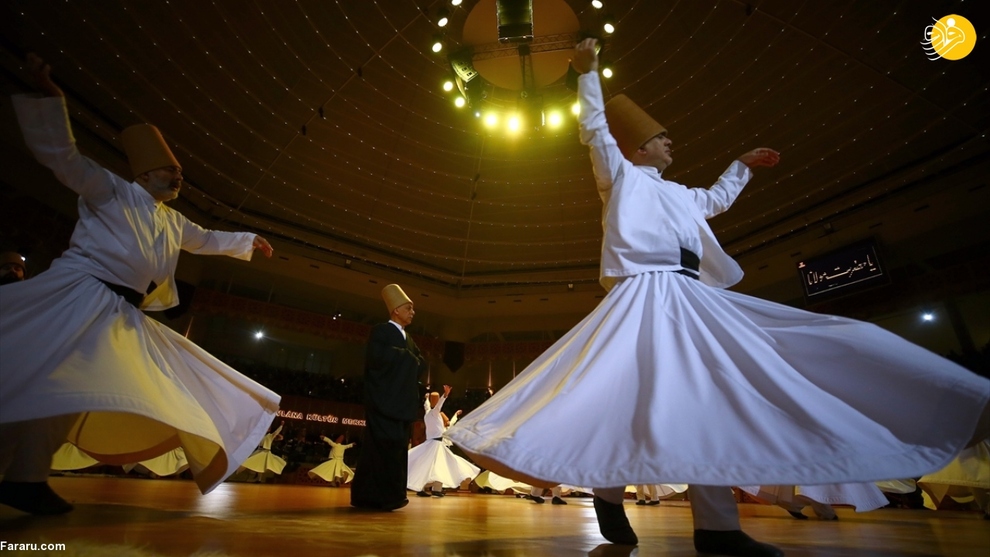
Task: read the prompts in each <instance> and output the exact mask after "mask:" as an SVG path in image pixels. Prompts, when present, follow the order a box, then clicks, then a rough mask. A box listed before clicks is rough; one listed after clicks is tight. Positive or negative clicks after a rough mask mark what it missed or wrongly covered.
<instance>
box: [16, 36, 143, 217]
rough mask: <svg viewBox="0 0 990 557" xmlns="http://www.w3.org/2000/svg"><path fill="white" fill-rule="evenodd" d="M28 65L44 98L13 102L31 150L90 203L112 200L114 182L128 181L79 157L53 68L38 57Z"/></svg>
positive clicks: (30, 56) (19, 97)
mask: <svg viewBox="0 0 990 557" xmlns="http://www.w3.org/2000/svg"><path fill="white" fill-rule="evenodd" d="M26 63H27V66H28V73H29V79H30V81H32V82H34V83H35V84H36V86H37V87H38V89H39V90H40V91H41V93H42V94H43V95H44V96H43V97H42V98H38V97H36V96H29V95H14V96H13V97H12V99H11V100H12V102H13V105H14V111H15V112H16V114H17V122H18V124H19V125H20V128H21V132H22V133H23V134H24V142H25V143H26V144H27V147H28V149H30V150H31V153H32V154H33V155H34V157H35V158H36V159H37V160H38V162H40V163H41V164H43V165H45V166H46V167H48V168H49V169H51V170H52V172H54V173H55V177H56V178H58V180H59V181H60V182H62V183H63V184H65V185H66V186H68V187H69V188H70V189H72V190H73V191H74V192H76V193H77V194H79V195H80V196H82V197H83V198H84V199H85V200H86V202H87V203H92V204H94V205H99V204H101V203H103V202H105V201H107V200H109V199H111V198H112V197H113V195H114V183H115V181H119V182H120V183H121V184H126V183H127V182H126V180H124V179H122V178H120V177H118V176H116V175H114V174H113V173H112V172H109V171H108V170H106V169H104V168H102V167H100V166H99V165H98V164H96V163H95V162H93V161H91V160H90V159H88V158H86V157H84V156H82V154H80V153H79V150H78V149H77V148H76V140H75V138H74V137H73V136H72V129H71V127H70V126H69V115H68V113H67V111H66V107H65V95H64V93H62V90H61V89H60V88H59V87H58V86H57V85H55V83H54V82H52V80H51V67H50V66H49V65H48V64H46V63H45V61H44V60H42V59H41V58H40V57H38V56H37V55H35V54H28V56H27V59H26Z"/></svg>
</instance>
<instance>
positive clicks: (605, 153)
mask: <svg viewBox="0 0 990 557" xmlns="http://www.w3.org/2000/svg"><path fill="white" fill-rule="evenodd" d="M597 49H598V41H597V40H595V39H585V40H583V41H581V42H580V43H578V44H577V46H575V47H574V57H573V58H572V59H571V66H572V67H573V68H574V71H576V72H578V73H579V74H581V76H580V77H579V78H578V102H579V103H580V105H581V113H580V115H579V116H578V124H579V126H580V138H581V143H583V144H584V145H587V146H588V147H590V148H591V164H592V167H593V168H594V172H595V182H596V183H597V184H598V190H599V192H600V193H601V194H602V196H603V198H604V196H605V195H607V194H606V193H605V192H606V191H607V190H609V189H611V187H612V184H614V183H615V182H616V181H618V178H619V176H620V175H621V174H622V172H625V171H626V169H627V168H628V167H631V166H632V163H630V162H629V161H627V160H626V158H625V157H624V156H623V155H622V151H620V150H619V146H618V145H617V144H616V142H615V138H613V137H612V134H611V133H609V131H608V122H607V121H606V120H605V101H604V99H603V96H602V84H601V80H600V79H599V77H598V50H597Z"/></svg>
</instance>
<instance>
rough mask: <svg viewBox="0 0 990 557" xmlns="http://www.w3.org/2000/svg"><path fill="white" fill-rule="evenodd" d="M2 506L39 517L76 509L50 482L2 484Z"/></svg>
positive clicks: (0, 495) (0, 487)
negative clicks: (56, 491)
mask: <svg viewBox="0 0 990 557" xmlns="http://www.w3.org/2000/svg"><path fill="white" fill-rule="evenodd" d="M0 504H4V505H7V506H8V507H14V508H15V509H17V510H19V511H24V512H26V513H31V514H38V515H53V514H65V513H67V512H69V511H71V510H72V509H73V508H74V507H73V506H72V505H71V504H70V503H69V502H68V501H66V500H65V499H62V498H61V497H59V496H58V494H57V493H55V492H54V491H52V488H51V486H49V485H48V482H0Z"/></svg>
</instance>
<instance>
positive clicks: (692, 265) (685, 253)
mask: <svg viewBox="0 0 990 557" xmlns="http://www.w3.org/2000/svg"><path fill="white" fill-rule="evenodd" d="M700 265H701V258H700V257H698V256H697V254H695V253H694V252H693V251H690V250H686V249H684V248H681V267H684V268H683V269H678V270H676V271H674V272H675V273H677V274H679V275H684V276H686V277H691V278H693V279H698V276H699V275H700V274H701V271H699V270H698V267H699V266H700ZM692 271H693V272H692Z"/></svg>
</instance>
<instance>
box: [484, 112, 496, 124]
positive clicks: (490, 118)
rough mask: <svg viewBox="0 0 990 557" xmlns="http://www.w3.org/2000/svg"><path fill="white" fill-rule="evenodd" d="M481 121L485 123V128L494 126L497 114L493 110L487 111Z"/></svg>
mask: <svg viewBox="0 0 990 557" xmlns="http://www.w3.org/2000/svg"><path fill="white" fill-rule="evenodd" d="M482 122H484V123H485V127H486V128H494V127H495V126H497V125H498V114H496V113H495V112H489V113H487V114H485V117H484V119H483V120H482Z"/></svg>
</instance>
